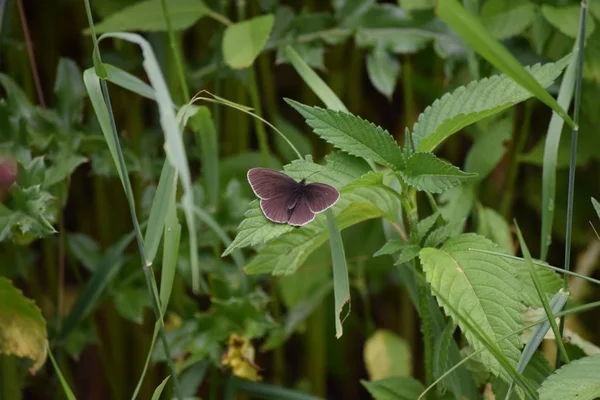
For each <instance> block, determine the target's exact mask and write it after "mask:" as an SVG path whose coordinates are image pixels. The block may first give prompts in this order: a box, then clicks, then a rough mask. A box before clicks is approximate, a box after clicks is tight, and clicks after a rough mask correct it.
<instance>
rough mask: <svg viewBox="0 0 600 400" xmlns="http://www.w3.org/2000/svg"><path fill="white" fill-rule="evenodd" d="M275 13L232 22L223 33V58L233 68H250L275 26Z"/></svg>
mask: <svg viewBox="0 0 600 400" xmlns="http://www.w3.org/2000/svg"><path fill="white" fill-rule="evenodd" d="M273 21H274V19H273V15H272V14H267V15H262V16H260V17H256V18H252V19H249V20H247V21H242V22H238V23H235V24H231V25H229V26H228V27H227V29H225V33H224V34H223V42H222V48H223V59H224V60H225V62H226V63H227V65H229V66H230V67H231V68H234V69H241V68H248V67H249V66H251V65H252V63H253V62H254V60H255V59H256V57H258V55H259V54H260V52H261V50H262V49H263V47H265V44H267V40H269V35H270V33H271V28H272V27H273Z"/></svg>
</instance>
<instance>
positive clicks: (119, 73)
mask: <svg viewBox="0 0 600 400" xmlns="http://www.w3.org/2000/svg"><path fill="white" fill-rule="evenodd" d="M103 65H104V69H105V70H106V74H107V79H108V81H110V82H112V83H114V84H115V85H117V86H121V87H122V88H124V89H127V90H129V91H131V92H133V93H136V94H138V95H140V96H142V97H145V98H147V99H150V100H154V101H156V93H155V92H154V89H153V88H152V86H150V85H148V84H147V83H146V82H144V81H143V80H141V79H140V78H138V77H137V76H135V75H132V74H130V73H129V72H127V71H125V70H123V69H121V68H119V67H115V66H114V65H111V64H106V63H103Z"/></svg>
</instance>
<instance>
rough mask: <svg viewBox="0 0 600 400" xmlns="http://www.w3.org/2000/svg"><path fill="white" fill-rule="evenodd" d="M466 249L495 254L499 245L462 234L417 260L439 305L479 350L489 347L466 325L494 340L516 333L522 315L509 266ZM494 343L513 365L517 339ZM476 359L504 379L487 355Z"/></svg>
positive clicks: (518, 341)
mask: <svg viewBox="0 0 600 400" xmlns="http://www.w3.org/2000/svg"><path fill="white" fill-rule="evenodd" d="M470 249H483V250H490V251H496V250H498V246H497V245H495V244H493V243H492V242H490V241H489V240H488V239H485V238H483V237H481V236H478V235H475V234H463V235H461V236H458V237H456V238H453V239H450V240H449V241H447V242H446V243H444V245H443V246H442V247H441V248H440V249H435V248H424V249H423V250H421V253H420V259H421V264H422V265H423V271H424V272H425V277H426V279H427V281H428V282H429V283H430V284H431V286H432V288H433V289H434V292H435V294H436V297H438V302H439V303H440V305H441V306H442V307H443V308H444V310H445V311H446V313H447V314H448V315H449V316H451V317H452V318H453V319H454V321H456V322H457V323H458V325H459V326H460V328H461V330H462V331H463V332H464V333H465V336H466V338H467V340H468V341H469V343H470V344H471V345H472V346H473V348H474V349H475V350H481V349H487V348H489V347H488V346H489V345H490V344H489V343H484V342H482V341H481V339H480V335H478V334H477V333H476V332H473V331H471V330H470V329H469V327H471V328H473V327H474V326H473V324H476V326H477V327H478V329H479V330H480V332H481V333H484V334H485V335H486V336H487V337H489V338H490V340H493V341H497V340H499V339H501V338H503V337H504V336H507V335H508V334H510V333H512V332H514V331H516V330H518V329H519V328H520V327H521V326H522V320H523V316H522V312H521V305H520V303H519V302H518V300H517V299H518V298H519V294H518V292H517V290H516V288H517V287H518V280H517V279H516V277H515V271H514V267H513V266H512V265H511V263H510V262H508V261H506V260H504V259H502V258H500V257H496V256H493V255H489V254H485V253H479V252H475V251H471V250H470ZM440 295H441V296H443V298H444V301H442V300H441V298H440V297H439V296H440ZM446 301H447V302H448V303H449V304H450V305H451V306H448V304H446ZM453 310H455V311H453ZM455 312H456V313H458V315H456V314H455ZM465 320H467V321H469V323H467V324H466V323H465ZM497 345H498V346H499V348H500V349H501V351H502V352H503V353H504V355H505V356H506V357H507V359H508V360H509V362H510V363H512V364H514V365H516V364H517V361H518V359H519V356H520V348H521V347H522V343H521V340H520V338H519V335H514V336H511V337H510V338H509V339H506V340H503V341H501V342H500V343H498V344H497ZM480 358H481V360H482V361H483V363H484V365H486V366H487V368H489V370H490V371H491V372H492V373H494V374H495V375H499V376H506V372H504V370H503V369H501V367H500V363H499V361H498V360H496V358H495V357H493V356H492V355H491V353H490V352H489V351H487V350H486V351H484V352H482V353H481V355H480Z"/></svg>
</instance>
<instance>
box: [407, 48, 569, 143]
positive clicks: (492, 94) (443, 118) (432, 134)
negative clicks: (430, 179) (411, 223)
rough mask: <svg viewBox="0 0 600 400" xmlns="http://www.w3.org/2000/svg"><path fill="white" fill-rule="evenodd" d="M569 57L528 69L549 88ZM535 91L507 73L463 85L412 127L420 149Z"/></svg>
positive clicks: (428, 109)
mask: <svg viewBox="0 0 600 400" xmlns="http://www.w3.org/2000/svg"><path fill="white" fill-rule="evenodd" d="M569 61H570V56H567V57H564V58H563V59H561V60H559V61H557V62H556V63H548V64H544V65H540V64H536V65H534V66H533V67H527V68H526V69H527V70H528V71H529V72H530V73H531V74H532V75H533V77H534V78H535V80H536V81H537V82H538V83H539V84H540V85H541V86H542V87H548V86H550V84H552V82H554V80H555V79H556V78H557V77H558V76H559V75H560V74H561V72H562V70H563V69H564V68H565V67H566V66H567V64H568V63H569ZM531 96H532V94H531V93H530V92H529V91H527V90H526V89H524V88H523V87H522V86H520V85H519V84H518V83H516V82H515V81H513V80H512V79H510V78H509V77H508V76H506V75H504V74H502V75H494V76H492V77H489V78H484V79H481V80H479V81H475V82H471V83H470V84H469V85H467V86H461V87H460V88H458V89H456V90H454V91H453V92H452V93H447V94H445V95H444V96H442V97H441V98H440V99H438V100H436V101H435V102H434V103H433V104H432V105H431V106H429V107H427V108H426V109H425V111H423V113H421V115H419V119H418V121H417V122H416V123H415V125H414V126H413V140H414V142H415V146H416V149H417V150H418V151H432V150H433V149H435V148H436V147H437V146H438V145H439V144H440V143H442V142H443V141H444V140H445V139H446V138H448V137H449V136H451V135H452V134H454V133H456V132H458V131H459V130H461V129H462V128H464V127H465V126H467V125H470V124H473V123H475V122H477V121H479V120H481V119H483V118H486V117H489V116H491V115H494V114H497V113H499V112H500V111H502V110H505V109H507V108H509V107H511V106H513V105H515V104H517V103H520V102H522V101H524V100H527V99H528V98H530V97H531Z"/></svg>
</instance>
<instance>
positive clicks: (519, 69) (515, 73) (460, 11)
mask: <svg viewBox="0 0 600 400" xmlns="http://www.w3.org/2000/svg"><path fill="white" fill-rule="evenodd" d="M436 11H437V14H438V16H439V17H440V19H441V20H442V21H444V22H445V23H447V24H448V25H450V27H451V28H452V29H454V30H455V31H456V32H457V33H458V34H459V35H460V37H462V39H463V40H464V41H465V43H467V44H468V45H469V46H471V47H472V48H473V49H474V50H475V51H477V53H479V54H480V55H481V56H482V57H483V58H485V59H486V60H487V61H488V62H489V63H490V64H492V65H493V66H495V67H496V68H498V69H499V70H500V71H502V72H503V73H505V74H507V75H508V76H510V78H511V79H513V80H514V81H515V82H518V84H519V85H521V86H522V87H523V88H524V89H525V90H524V92H525V93H524V95H525V96H527V97H530V95H531V94H533V95H534V96H535V97H537V98H538V99H540V100H541V101H542V102H544V103H545V104H546V105H547V106H548V107H550V108H552V109H553V110H554V111H556V112H557V113H558V114H560V116H561V117H562V118H563V119H564V120H565V121H566V122H567V123H568V124H569V125H570V126H571V127H573V126H574V123H573V120H571V117H569V115H568V114H567V112H566V111H565V110H564V109H563V108H562V107H561V106H559V105H558V103H557V102H556V100H555V99H554V97H552V96H551V95H550V94H549V93H548V92H546V91H545V90H544V88H543V87H542V86H541V85H540V82H539V81H538V80H536V79H535V78H534V77H533V76H532V75H531V73H530V72H529V71H527V70H526V69H525V68H523V66H522V65H521V64H520V63H519V61H517V59H516V58H515V57H514V56H513V55H512V54H511V53H510V52H509V51H508V50H507V49H506V48H505V47H504V46H503V45H502V44H501V43H500V42H498V41H497V40H496V39H494V38H493V37H492V35H491V34H490V33H489V31H488V30H487V29H486V28H485V26H484V25H483V24H482V23H481V22H480V21H479V20H478V19H477V18H475V17H474V16H473V15H472V14H470V13H468V12H467V11H466V10H465V9H464V8H463V7H462V5H461V4H460V3H459V2H458V0H444V1H440V2H438V3H437V9H436ZM546 86H548V85H546ZM489 93H493V92H492V91H490V92H489Z"/></svg>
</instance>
